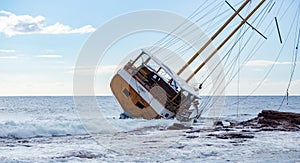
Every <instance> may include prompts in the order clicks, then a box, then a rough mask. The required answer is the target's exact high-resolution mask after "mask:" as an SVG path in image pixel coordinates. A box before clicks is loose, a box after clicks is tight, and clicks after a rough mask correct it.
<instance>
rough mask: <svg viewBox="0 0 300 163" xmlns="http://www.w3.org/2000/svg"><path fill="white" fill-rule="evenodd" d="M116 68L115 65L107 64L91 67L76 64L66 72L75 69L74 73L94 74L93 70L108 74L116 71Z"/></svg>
mask: <svg viewBox="0 0 300 163" xmlns="http://www.w3.org/2000/svg"><path fill="white" fill-rule="evenodd" d="M117 68H118V66H117V65H107V66H98V67H93V66H77V67H74V66H73V67H70V68H69V69H71V70H70V71H67V73H72V74H73V73H74V72H75V70H76V73H78V74H94V73H95V71H96V73H97V74H107V73H108V74H109V73H113V72H115V71H116V69H117Z"/></svg>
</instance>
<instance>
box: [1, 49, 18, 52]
mask: <svg viewBox="0 0 300 163" xmlns="http://www.w3.org/2000/svg"><path fill="white" fill-rule="evenodd" d="M15 52H16V50H10V49H0V53H15Z"/></svg>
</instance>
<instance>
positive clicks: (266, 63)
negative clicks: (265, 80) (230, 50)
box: [244, 60, 293, 67]
mask: <svg viewBox="0 0 300 163" xmlns="http://www.w3.org/2000/svg"><path fill="white" fill-rule="evenodd" d="M273 64H275V65H291V64H293V63H292V62H274V61H269V60H253V61H248V62H246V63H244V66H251V67H267V66H271V65H273Z"/></svg>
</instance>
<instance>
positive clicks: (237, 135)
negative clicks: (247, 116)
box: [208, 132, 254, 139]
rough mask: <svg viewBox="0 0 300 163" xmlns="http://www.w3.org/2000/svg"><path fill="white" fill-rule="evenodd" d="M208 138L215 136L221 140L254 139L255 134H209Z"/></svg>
mask: <svg viewBox="0 0 300 163" xmlns="http://www.w3.org/2000/svg"><path fill="white" fill-rule="evenodd" d="M208 136H215V137H216V138H219V139H235V138H247V139H250V138H254V135H253V134H250V133H247V134H246V133H242V132H225V133H220V134H209V135H208Z"/></svg>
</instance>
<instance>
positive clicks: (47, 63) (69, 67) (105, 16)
mask: <svg viewBox="0 0 300 163" xmlns="http://www.w3.org/2000/svg"><path fill="white" fill-rule="evenodd" d="M198 5H199V0H189V1H183V0H178V1H176V3H175V1H174V0H164V1H161V0H152V1H146V0H122V1H121V0H112V1H104V0H100V1H99V0H91V1H82V0H63V1H61V0H45V1H36V0H26V1H22V0H2V1H1V5H0V96H27V95H29V96H40V95H41V96H53V95H58V96H63V95H73V73H74V67H75V64H76V61H77V57H78V55H79V54H80V50H81V48H82V46H83V45H84V44H85V42H86V41H87V40H88V38H89V37H90V36H91V35H92V34H93V32H95V31H96V30H97V28H100V27H101V26H102V25H104V24H105V23H107V22H109V21H110V20H112V19H114V18H116V17H118V16H120V15H122V14H126V13H130V12H135V11H142V10H163V11H169V12H172V13H176V14H178V15H181V16H183V17H188V16H189V14H190V13H191V12H192V11H194V10H195V9H196V8H197V7H198ZM147 36H148V37H153V40H155V39H157V38H159V37H162V36H163V35H162V34H154V35H153V36H152V35H150V34H148V35H147ZM141 37H144V36H137V37H136V38H135V37H132V38H131V39H127V40H126V39H125V40H123V41H120V42H119V44H116V45H115V48H114V49H112V50H111V51H110V55H111V56H110V57H109V58H108V59H106V60H104V61H106V62H105V63H102V64H103V65H105V67H104V68H102V69H101V72H97V73H96V74H95V75H96V77H95V80H96V82H95V83H97V85H96V86H95V92H96V94H97V95H110V94H111V92H110V90H109V86H108V84H109V79H110V78H111V75H112V74H113V72H114V71H115V68H116V67H117V65H116V64H117V63H116V62H112V63H110V61H111V60H112V59H113V58H114V57H113V55H114V54H113V52H120V51H126V52H130V51H133V50H136V49H138V48H139V47H132V46H128V47H130V49H128V47H127V49H122V48H124V45H123V46H122V44H125V43H126V44H128V43H130V42H134V41H136V40H134V39H137V38H139V39H140V38H141ZM154 42H155V41H152V40H151V41H150V43H154ZM145 44H149V42H148V43H145ZM133 45H134V44H133ZM116 49H118V50H116ZM124 55H126V54H124ZM273 60H274V56H267V57H264V58H259V57H257V58H253V60H250V61H248V62H247V63H242V64H244V65H245V66H246V67H247V68H246V70H245V72H244V73H253V74H254V75H253V76H251V78H249V76H243V75H241V76H240V78H242V79H243V78H245V80H244V81H243V80H242V79H241V80H239V81H238V83H239V87H238V86H237V80H234V81H233V82H232V84H231V85H230V86H229V87H228V88H227V90H226V92H227V94H229V95H235V94H237V88H238V89H239V93H241V94H243V95H248V94H250V93H251V92H252V90H253V89H254V88H255V84H254V86H251V87H249V85H253V83H258V81H259V80H260V79H262V76H263V74H260V76H259V77H257V78H256V77H255V75H257V74H259V73H260V72H261V69H263V68H266V67H267V68H268V67H270V66H271V65H272V64H274V61H273ZM275 64H276V68H274V73H271V75H270V76H271V77H269V78H267V79H266V82H265V83H264V84H262V86H261V87H260V88H259V89H258V90H257V91H256V92H254V93H252V95H284V94H285V89H286V86H287V84H288V80H289V73H290V70H289V69H290V65H291V62H290V57H285V58H282V59H280V60H279V61H278V62H276V63H275ZM264 73H265V71H264ZM299 74H300V71H299V67H297V68H296V73H295V76H294V79H293V82H292V85H291V88H290V94H292V95H300V89H299V88H300V75H299ZM99 76H101V78H99ZM103 77H104V79H103ZM250 88H251V89H250Z"/></svg>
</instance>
